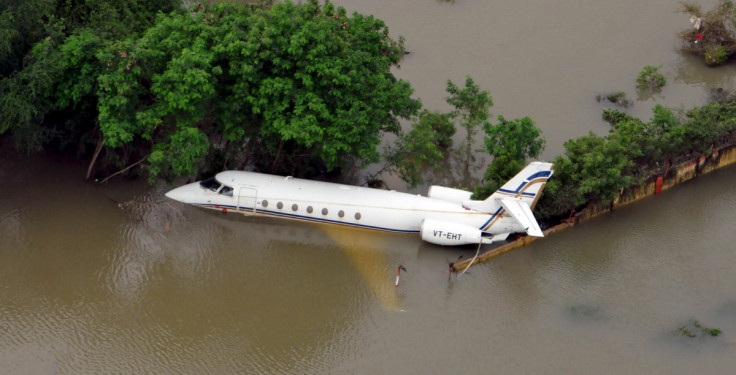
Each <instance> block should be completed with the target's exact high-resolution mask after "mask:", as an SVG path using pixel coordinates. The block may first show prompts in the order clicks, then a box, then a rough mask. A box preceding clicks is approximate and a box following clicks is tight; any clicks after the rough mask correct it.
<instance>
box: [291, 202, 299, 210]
mask: <svg viewBox="0 0 736 375" xmlns="http://www.w3.org/2000/svg"><path fill="white" fill-rule="evenodd" d="M298 209H299V206H297V205H296V203H294V204H292V205H291V210H292V211H296V210H298Z"/></svg>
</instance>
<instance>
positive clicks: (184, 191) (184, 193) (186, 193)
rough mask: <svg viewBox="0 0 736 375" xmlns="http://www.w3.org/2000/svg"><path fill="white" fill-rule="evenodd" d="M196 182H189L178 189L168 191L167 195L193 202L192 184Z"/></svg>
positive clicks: (184, 201)
mask: <svg viewBox="0 0 736 375" xmlns="http://www.w3.org/2000/svg"><path fill="white" fill-rule="evenodd" d="M193 185H196V184H189V185H184V186H180V187H178V188H176V189H173V190H170V191H168V192H167V193H166V194H165V195H166V197H168V198H171V199H173V200H175V201H179V202H182V203H191V200H192V198H193V195H192V186H193Z"/></svg>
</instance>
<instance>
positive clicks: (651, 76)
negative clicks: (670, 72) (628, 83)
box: [636, 65, 667, 92]
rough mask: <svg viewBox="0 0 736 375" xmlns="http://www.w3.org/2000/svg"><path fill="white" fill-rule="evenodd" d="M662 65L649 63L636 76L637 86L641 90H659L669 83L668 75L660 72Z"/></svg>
mask: <svg viewBox="0 0 736 375" xmlns="http://www.w3.org/2000/svg"><path fill="white" fill-rule="evenodd" d="M661 67H662V65H660V66H651V65H647V66H645V67H644V69H642V71H640V72H639V75H638V76H637V78H636V88H637V89H639V91H649V92H657V91H660V90H662V87H664V85H666V84H667V77H665V76H664V74H662V73H660V72H659V68H661Z"/></svg>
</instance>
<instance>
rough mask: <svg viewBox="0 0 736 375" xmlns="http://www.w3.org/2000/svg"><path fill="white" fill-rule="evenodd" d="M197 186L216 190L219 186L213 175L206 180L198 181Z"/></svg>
mask: <svg viewBox="0 0 736 375" xmlns="http://www.w3.org/2000/svg"><path fill="white" fill-rule="evenodd" d="M199 186H201V187H202V189H207V190H212V191H217V189H219V188H220V183H219V182H217V180H215V178H214V177H210V178H208V179H206V180H202V181H200V182H199Z"/></svg>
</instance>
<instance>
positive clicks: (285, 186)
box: [166, 171, 548, 245]
mask: <svg viewBox="0 0 736 375" xmlns="http://www.w3.org/2000/svg"><path fill="white" fill-rule="evenodd" d="M547 178H548V176H546V177H545V178H544V182H546V179H547ZM440 188H441V187H440ZM441 189H446V190H453V189H447V188H441ZM453 194H456V195H457V197H447V196H444V195H443V196H441V198H442V199H437V198H434V197H431V196H422V195H414V194H408V193H402V192H397V191H389V190H381V189H373V188H367V187H359V186H352V185H343V184H336V183H329V182H321V181H312V180H304V179H298V178H292V177H282V176H275V175H269V174H262V173H256V172H245V171H225V172H220V173H218V174H217V175H216V176H215V178H214V179H209V180H205V181H200V182H195V183H191V184H187V185H184V186H181V187H179V188H176V189H174V190H172V191H170V192H168V193H167V194H166V195H167V196H168V197H169V198H172V199H175V200H178V201H181V202H184V203H188V204H192V205H196V206H199V207H203V208H208V209H213V210H219V211H224V212H235V213H240V214H245V215H260V216H270V217H279V218H284V219H291V220H301V221H309V222H317V223H323V224H333V225H343V226H350V227H357V228H365V229H372V230H381V231H390V232H400V233H421V235H422V238H423V239H425V240H427V241H429V242H433V243H438V244H442V245H454V244H470V243H478V242H483V243H490V237H491V236H492V235H501V234H503V235H505V234H508V233H511V232H523V231H524V230H525V229H526V228H524V227H522V226H521V225H520V223H519V222H518V221H517V220H515V219H514V218H513V217H511V216H508V215H505V214H504V213H505V210H504V209H503V208H501V207H500V206H499V207H498V208H493V210H492V211H491V212H483V211H479V210H475V209H471V208H468V207H467V206H465V205H464V204H463V199H470V195H471V193H470V192H463V191H460V190H453ZM519 194H521V193H519ZM430 195H431V194H430ZM438 195H439V193H438ZM474 202H482V201H474Z"/></svg>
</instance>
